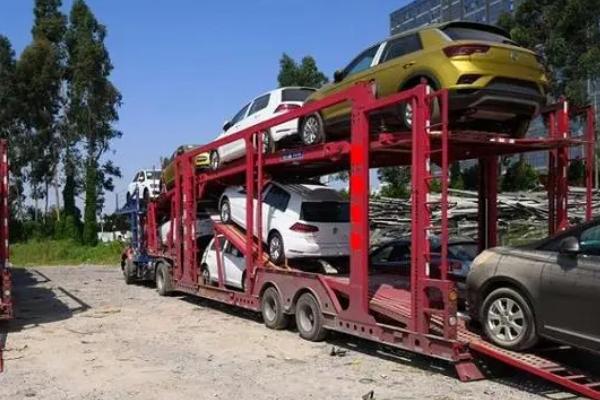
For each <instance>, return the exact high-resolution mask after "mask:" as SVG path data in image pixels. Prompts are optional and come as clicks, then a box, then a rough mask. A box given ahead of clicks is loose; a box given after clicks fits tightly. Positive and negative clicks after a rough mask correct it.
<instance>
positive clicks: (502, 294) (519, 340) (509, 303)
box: [480, 287, 538, 351]
mask: <svg viewBox="0 0 600 400" xmlns="http://www.w3.org/2000/svg"><path fill="white" fill-rule="evenodd" d="M480 321H481V323H482V325H483V331H484V333H485V336H486V337H487V338H488V339H489V340H490V341H492V342H493V343H494V344H496V345H498V346H500V347H502V348H505V349H508V350H514V351H521V350H526V349H529V348H531V347H533V346H534V345H535V344H536V343H537V341H538V337H537V333H536V327H535V318H534V315H533V311H532V309H531V307H530V305H529V302H528V301H527V300H526V299H525V298H524V297H523V296H522V295H521V294H520V293H519V292H517V291H516V290H514V289H512V288H508V287H505V288H499V289H496V290H494V291H493V292H492V293H490V294H489V295H488V296H487V297H486V298H485V300H484V302H483V307H482V308H481V316H480Z"/></svg>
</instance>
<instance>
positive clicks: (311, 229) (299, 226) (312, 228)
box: [290, 222, 319, 233]
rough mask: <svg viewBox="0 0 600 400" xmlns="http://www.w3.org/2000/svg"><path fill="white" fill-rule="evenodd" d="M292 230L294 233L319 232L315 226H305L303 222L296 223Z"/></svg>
mask: <svg viewBox="0 0 600 400" xmlns="http://www.w3.org/2000/svg"><path fill="white" fill-rule="evenodd" d="M290 230H292V231H294V232H301V233H311V232H318V231H319V227H317V226H314V225H307V224H303V223H301V222H296V223H295V224H294V225H292V226H291V227H290Z"/></svg>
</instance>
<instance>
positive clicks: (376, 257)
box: [371, 245, 394, 264]
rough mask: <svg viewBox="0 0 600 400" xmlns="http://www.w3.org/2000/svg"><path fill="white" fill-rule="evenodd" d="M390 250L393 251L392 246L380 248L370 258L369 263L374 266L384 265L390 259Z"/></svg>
mask: <svg viewBox="0 0 600 400" xmlns="http://www.w3.org/2000/svg"><path fill="white" fill-rule="evenodd" d="M392 250H394V245H388V246H385V247H381V248H379V249H378V250H376V251H375V253H373V256H372V257H371V262H373V263H375V264H380V263H386V262H388V260H389V259H390V255H391V254H392Z"/></svg>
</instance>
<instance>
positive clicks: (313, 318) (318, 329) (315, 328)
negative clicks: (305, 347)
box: [296, 293, 327, 342]
mask: <svg viewBox="0 0 600 400" xmlns="http://www.w3.org/2000/svg"><path fill="white" fill-rule="evenodd" d="M296 327H297V328H298V333H300V337H301V338H303V339H306V340H309V341H311V342H320V341H322V340H324V339H325V337H326V336H327V329H325V328H324V327H323V314H322V313H321V307H319V303H318V302H317V299H315V296H313V295H312V294H310V293H304V294H303V295H302V296H300V298H299V299H298V301H297V302H296Z"/></svg>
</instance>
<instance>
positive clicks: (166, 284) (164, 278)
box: [156, 263, 173, 296]
mask: <svg viewBox="0 0 600 400" xmlns="http://www.w3.org/2000/svg"><path fill="white" fill-rule="evenodd" d="M156 289H157V290H158V294H159V295H161V296H169V295H170V294H171V293H172V292H173V280H172V279H171V273H170V272H169V267H168V266H167V265H166V264H164V263H160V264H158V267H157V268H156Z"/></svg>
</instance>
